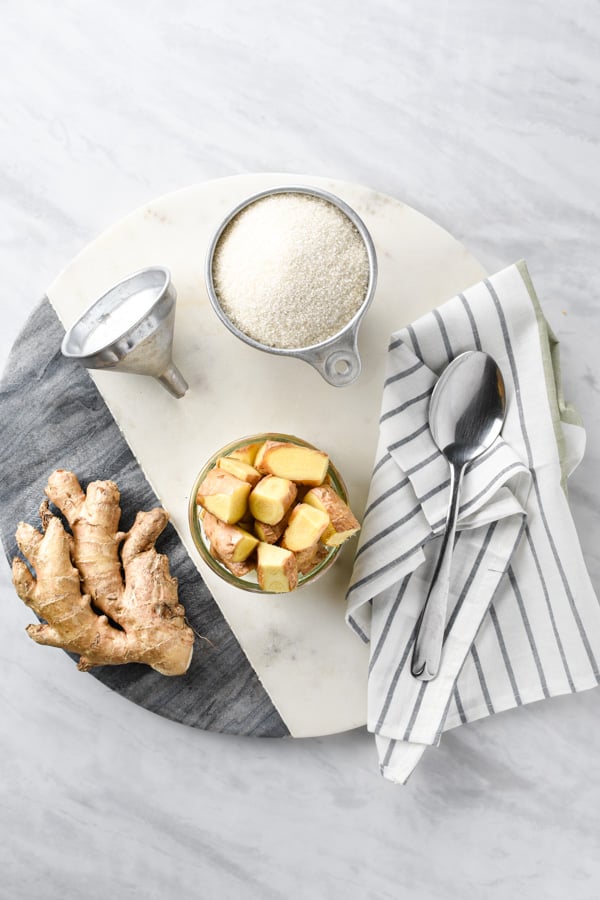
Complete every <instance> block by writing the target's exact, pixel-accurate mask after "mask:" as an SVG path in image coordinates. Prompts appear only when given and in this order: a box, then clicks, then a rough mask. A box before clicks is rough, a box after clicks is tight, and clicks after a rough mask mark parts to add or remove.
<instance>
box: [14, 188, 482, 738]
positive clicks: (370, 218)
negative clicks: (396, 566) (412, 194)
mask: <svg viewBox="0 0 600 900" xmlns="http://www.w3.org/2000/svg"><path fill="white" fill-rule="evenodd" d="M280 185H308V186H310V185H314V186H317V187H319V188H322V189H324V190H326V191H329V192H331V193H333V194H336V195H337V196H339V197H340V198H341V199H342V200H344V201H346V202H347V203H348V204H350V205H351V206H352V207H353V208H354V209H355V210H356V211H357V212H358V214H359V215H360V216H361V218H362V219H363V220H364V222H365V224H366V226H367V228H368V229H369V231H370V232H371V235H372V237H373V241H374V244H375V248H376V252H377V257H378V263H379V277H378V284H377V291H376V294H375V298H374V301H373V303H372V306H371V308H370V309H369V312H368V313H367V316H366V318H365V319H364V321H363V324H362V326H361V330H360V335H359V351H360V355H361V358H362V364H363V370H362V374H361V375H360V377H359V379H358V380H357V381H356V382H355V383H354V384H352V385H350V386H348V387H345V388H334V387H332V386H330V385H328V384H327V383H326V382H325V381H324V380H323V379H322V378H321V377H320V376H319V374H318V373H317V372H316V371H315V370H314V369H312V368H311V367H310V366H309V365H307V364H306V363H303V362H302V361H300V360H296V359H288V358H279V357H277V356H273V355H271V354H266V353H261V352H259V351H256V350H254V349H253V348H251V347H249V346H247V345H245V344H243V343H242V342H241V341H239V340H237V339H236V338H235V337H234V336H233V335H232V334H230V333H229V332H228V331H227V330H226V329H225V328H224V327H223V325H222V324H221V323H220V321H219V320H218V319H217V317H216V316H215V314H214V312H213V311H212V308H211V306H210V303H209V301H208V297H207V294H206V291H205V287H204V281H203V266H204V259H205V255H206V250H207V248H208V245H209V243H210V239H211V236H212V234H213V232H214V230H215V229H216V227H217V226H218V225H219V222H220V221H221V220H222V218H223V217H224V216H225V215H226V214H227V213H228V212H229V210H231V209H232V208H233V207H235V206H236V205H237V204H238V203H240V202H241V201H242V200H244V199H245V198H246V197H248V196H249V195H251V194H253V193H255V192H257V191H261V190H264V189H265V188H269V187H274V186H280ZM149 265H163V266H166V267H167V268H168V269H169V270H170V271H171V275H172V279H173V284H174V286H175V288H176V291H177V296H178V300H177V314H176V323H175V339H174V361H175V363H176V364H177V365H178V367H179V368H180V370H181V371H182V373H183V375H184V377H185V378H186V380H187V381H188V383H189V390H188V392H187V394H186V395H185V397H184V398H183V399H181V400H175V399H174V398H172V397H171V396H169V395H168V394H167V392H166V391H165V390H164V389H163V388H162V387H161V386H160V385H159V384H158V383H157V382H155V381H154V380H153V379H150V378H147V377H143V376H136V375H130V374H124V373H116V372H92V373H88V372H87V371H86V370H84V369H82V368H81V367H80V366H79V365H78V364H77V363H73V362H72V361H69V360H65V359H64V358H63V357H62V355H61V354H60V341H61V338H62V335H63V334H64V329H65V327H69V326H70V325H71V324H72V322H73V321H74V320H75V319H76V318H77V317H78V316H79V314H80V313H81V312H82V310H83V309H84V308H85V307H86V306H88V305H89V304H90V302H91V301H92V300H93V299H94V298H95V297H96V296H98V295H99V294H101V293H102V292H104V291H105V290H106V289H107V288H108V287H110V286H111V284H113V283H114V282H116V281H118V280H120V279H121V278H123V277H124V276H125V275H127V274H129V273H131V272H134V271H136V270H137V269H140V268H142V267H144V266H149ZM484 275H485V273H484V271H483V269H482V267H481V266H480V265H479V263H478V262H477V261H476V260H475V259H474V258H473V257H472V256H471V255H470V254H469V253H468V252H467V250H466V249H465V248H464V247H463V246H462V245H461V244H460V243H458V242H457V241H456V240H455V239H454V238H453V237H452V236H451V235H449V234H448V233H447V232H446V231H444V230H443V229H442V228H440V227H439V226H438V225H436V224H435V223H434V222H432V221H431V220H429V219H427V218H426V217H425V216H423V215H421V214H420V213H418V212H417V211H415V210H414V209H412V208H410V207H408V206H406V205H405V204H403V203H401V202H399V201H397V200H394V199H393V198H391V197H388V196H384V195H382V194H379V193H375V192H374V191H372V190H369V189H368V188H365V187H361V186H358V185H352V184H347V183H344V182H339V181H334V180H330V179H324V178H315V177H309V176H299V175H281V174H261V175H241V176H236V177H231V178H224V179H219V180H216V181H211V182H207V183H204V184H199V185H196V186H193V187H190V188H186V189H184V190H181V191H178V192H176V193H173V194H169V195H167V196H164V197H161V198H159V199H158V200H155V201H153V202H152V203H149V204H148V205H146V206H144V207H143V208H141V209H139V210H136V211H135V212H133V213H132V214H131V215H129V216H128V217H126V218H125V219H124V220H122V221H121V222H118V223H117V224H116V225H114V226H113V227H111V228H110V229H109V230H108V231H106V232H105V233H104V234H102V235H101V236H100V237H99V238H98V239H97V240H95V241H94V242H93V243H92V244H90V245H89V246H88V247H87V248H86V249H85V250H83V252H82V253H80V254H79V255H78V256H77V257H76V258H75V259H74V260H73V261H72V262H71V263H70V265H69V266H67V268H66V269H65V270H64V271H63V272H62V273H61V274H60V275H59V277H58V278H57V279H56V281H55V282H54V283H53V284H52V285H51V287H50V288H49V290H48V295H47V298H45V299H44V300H43V301H42V303H41V304H40V306H39V307H38V308H37V309H36V311H35V313H34V314H33V316H32V317H31V319H30V321H29V322H28V324H27V326H26V328H25V330H24V332H23V333H22V334H21V336H20V337H19V339H18V340H17V342H16V345H15V347H14V348H13V353H12V355H11V358H10V360H9V364H8V366H7V370H6V375H5V377H4V381H3V383H2V395H1V399H2V403H1V406H0V419H1V422H2V426H3V434H4V441H3V444H4V449H3V450H2V451H1V453H0V465H1V466H2V468H3V470H4V471H3V475H2V479H1V480H2V487H1V488H0V490H1V492H2V501H3V502H2V521H1V525H2V532H3V540H4V544H5V548H6V551H7V554H8V555H9V556H12V555H14V553H15V552H16V549H15V546H14V537H13V535H14V529H15V526H16V523H17V522H18V521H19V519H25V520H27V521H30V522H32V523H35V522H36V516H37V507H38V505H39V502H40V500H41V499H42V496H43V488H44V485H45V482H46V479H47V477H48V475H49V473H50V472H51V471H52V470H53V469H54V468H57V467H59V466H60V467H64V468H70V469H72V470H73V471H75V472H76V474H77V475H78V477H79V478H80V480H81V481H82V483H84V484H85V483H87V482H88V481H91V480H94V479H99V478H102V479H104V478H111V479H113V480H115V481H116V482H117V484H118V485H119V487H120V489H121V494H122V505H123V523H122V524H123V527H127V526H128V524H130V522H131V521H132V520H133V517H134V514H135V511H136V510H137V509H141V508H149V507H151V506H153V505H156V504H157V503H161V504H162V505H164V507H165V508H166V509H167V510H168V511H169V513H170V516H171V522H172V525H171V526H169V529H168V532H167V533H166V535H165V537H164V538H163V539H162V543H160V544H159V550H161V551H163V552H166V553H168V555H169V559H170V563H171V570H172V572H173V573H174V574H175V575H176V576H177V578H178V579H179V584H180V597H181V600H182V602H183V603H184V605H185V607H186V610H187V615H188V618H189V620H190V621H191V623H192V625H193V627H194V628H195V630H196V631H197V632H198V633H199V634H201V635H202V636H203V637H204V638H206V640H202V639H201V638H198V640H197V642H196V648H195V652H194V658H193V661H192V665H191V667H190V670H189V672H188V673H187V674H186V675H185V676H182V677H180V678H170V679H169V678H165V677H164V676H161V675H159V674H157V673H156V672H154V671H153V670H151V669H149V668H147V667H144V666H138V665H129V666H119V667H102V668H99V669H96V670H93V672H92V674H93V675H94V676H95V677H97V678H99V679H101V680H102V681H103V682H104V683H106V684H108V685H109V686H110V687H111V688H113V689H114V690H117V691H119V692H120V693H122V694H123V695H125V696H126V697H128V698H130V699H131V700H133V701H134V702H136V703H138V704H141V705H142V706H145V707H146V708H148V709H150V710H152V711H154V712H157V713H159V714H161V715H165V716H168V717H170V718H172V719H175V720H178V721H181V722H183V723H185V724H189V725H193V726H195V727H199V728H206V729H213V730H218V731H228V732H234V733H237V734H253V735H261V736H267V735H269V736H284V735H292V736H295V737H304V736H312V735H323V734H330V733H333V732H339V731H345V730H348V729H350V728H354V727H357V726H360V725H363V724H364V723H365V721H366V676H367V662H368V648H367V647H366V646H365V645H364V644H362V642H361V641H360V640H359V639H358V638H357V637H356V635H355V634H354V633H353V632H351V631H350V630H349V629H348V628H347V626H346V625H345V623H344V611H345V591H346V587H347V584H348V581H349V578H350V573H351V569H352V558H353V553H354V550H355V543H354V541H355V539H354V541H351V542H349V543H348V544H347V545H345V546H344V547H343V549H342V552H341V554H340V558H339V560H338V562H337V563H336V565H335V566H334V567H333V568H332V570H331V571H330V572H328V573H327V574H326V575H325V576H323V577H322V578H321V579H319V580H318V581H316V582H315V583H314V584H313V585H309V586H306V587H303V588H302V590H300V591H298V592H295V593H292V594H282V595H257V594H251V593H245V592H240V591H239V590H236V589H235V588H233V587H230V586H228V585H226V584H225V583H224V582H223V581H221V580H220V579H219V578H218V577H217V576H215V575H214V574H213V573H212V572H210V571H209V570H208V569H207V568H206V567H205V566H204V564H203V562H202V561H201V559H200V557H199V555H198V553H197V551H196V550H195V548H194V546H193V543H192V541H191V537H190V534H189V530H188V525H187V506H188V500H189V493H190V488H191V486H192V484H193V482H194V479H195V476H196V475H197V473H198V471H199V469H200V468H201V467H202V465H203V463H204V461H205V460H206V459H207V458H208V457H209V456H210V455H211V454H212V453H213V452H214V451H216V450H218V449H219V448H220V447H221V446H223V445H225V444H227V443H229V442H230V441H231V440H233V439H235V438H237V437H243V436H244V435H247V434H254V433H257V432H261V431H277V432H284V433H290V434H295V435H298V436H299V437H302V438H304V439H306V440H307V441H309V442H310V443H312V444H314V445H316V446H318V447H320V448H322V449H323V450H325V451H326V452H327V453H329V455H330V457H331V459H332V460H333V462H334V463H335V464H336V466H337V467H338V469H339V470H340V471H341V473H342V475H343V477H344V479H345V481H346V483H347V487H348V492H349V497H350V503H351V506H352V508H353V510H354V511H355V512H356V514H357V515H358V516H359V518H360V515H361V512H362V510H363V508H364V505H365V502H366V497H367V492H368V485H369V479H370V473H371V467H372V462H373V457H374V453H375V448H376V442H377V429H378V417H379V404H380V395H381V390H382V385H383V379H384V367H385V355H386V348H387V344H388V340H389V336H390V334H391V333H392V332H394V331H395V330H397V329H398V328H400V327H402V326H404V325H406V324H407V323H408V322H410V321H413V320H414V319H416V318H418V317H419V316H420V315H422V314H424V313H425V312H427V311H429V310H430V309H432V308H433V307H435V306H437V305H438V304H439V303H441V302H443V301H444V300H446V299H447V298H448V297H450V296H452V295H454V294H455V293H457V292H459V291H462V290H464V289H465V288H466V287H468V286H469V285H471V284H473V283H475V282H477V281H479V280H480V279H481V278H482V277H483V276H484ZM16 459H17V460H18V462H17V463H16V464H15V460H16ZM15 466H16V468H15ZM8 472H10V478H9V477H7V476H8ZM15 602H18V600H16V599H15ZM22 639H23V640H27V639H28V638H27V637H26V636H23V638H22ZM50 652H52V651H50V650H48V649H47V648H40V653H50ZM73 677H85V676H83V675H79V674H78V673H76V672H74V676H73Z"/></svg>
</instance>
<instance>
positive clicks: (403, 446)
mask: <svg viewBox="0 0 600 900" xmlns="http://www.w3.org/2000/svg"><path fill="white" fill-rule="evenodd" d="M471 349H478V350H485V351H486V352H488V353H490V354H491V355H492V356H493V357H494V358H495V360H496V361H497V363H498V365H499V366H500V369H501V371H502V374H503V376H504V379H505V383H506V391H507V400H508V407H507V417H506V422H505V426H504V429H503V433H502V437H501V438H499V439H498V440H497V441H496V443H495V444H494V445H493V446H492V447H491V448H490V450H488V451H487V453H485V454H484V455H483V456H482V457H480V459H478V460H477V461H476V462H475V463H473V465H472V466H471V467H470V468H469V469H468V470H467V473H466V475H465V479H464V482H463V491H462V494H461V507H460V512H459V524H458V529H459V531H458V534H457V538H456V543H455V550H454V556H453V560H452V574H451V588H450V597H449V605H448V621H447V625H446V630H445V636H444V650H443V654H442V662H441V667H440V671H439V674H438V676H437V678H436V679H434V680H433V681H430V682H421V681H418V680H416V679H414V678H413V677H412V675H411V671H410V663H411V655H412V649H413V644H414V640H415V634H416V626H417V622H418V618H419V615H420V612H421V609H422V606H423V602H424V599H425V597H426V595H427V591H428V588H429V583H430V580H431V576H432V573H433V568H434V566H435V563H436V559H437V555H438V551H439V544H440V541H439V540H437V539H436V537H437V535H439V534H440V533H441V532H442V531H443V528H444V524H445V514H446V509H447V504H448V499H449V472H448V464H447V462H446V461H445V459H444V458H443V457H442V455H441V453H440V452H439V450H438V449H437V447H436V446H435V444H434V442H433V438H432V437H431V433H430V431H429V427H428V421H427V414H428V403H429V396H430V394H431V391H432V389H433V386H434V384H435V382H436V380H437V378H438V376H439V374H440V373H441V372H442V370H443V369H444V368H445V366H446V365H448V363H449V362H450V361H451V360H452V359H453V358H454V357H455V356H457V355H458V354H460V353H462V352H464V351H465V350H471ZM380 421H381V424H380V433H379V442H378V449H377V455H376V460H375V465H374V469H373V474H372V480H371V486H370V491H369V498H368V503H367V508H366V510H365V514H364V520H363V526H362V531H361V536H360V541H359V545H358V549H357V553H356V559H355V563H354V569H353V573H352V579H351V583H350V587H349V590H348V598H347V599H348V605H347V622H348V624H349V625H350V626H351V627H352V628H353V629H354V630H355V631H356V632H357V633H358V635H359V636H360V637H362V639H363V640H365V641H370V665H369V678H368V723H367V727H368V728H369V730H370V731H372V732H373V733H374V734H375V736H376V744H377V750H378V754H379V760H380V768H381V772H382V774H383V775H384V776H385V777H387V778H389V779H390V780H392V781H396V782H400V783H404V782H405V781H406V779H407V778H408V776H409V775H410V773H411V772H412V771H413V769H414V767H415V766H416V765H417V763H418V761H419V759H420V758H421V756H422V754H423V752H424V750H425V748H426V747H427V746H432V745H436V744H438V743H439V741H440V737H441V734H442V732H443V731H445V730H447V729H449V728H452V727H454V726H456V725H460V724H464V723H466V722H471V721H473V720H475V719H478V718H481V717H483V716H487V715H493V714H494V713H496V712H500V711H501V710H505V709H510V708H511V707H514V706H520V705H522V704H525V703H530V702H532V701H534V700H540V699H543V698H544V697H552V696H555V695H558V694H564V693H567V692H570V691H580V690H585V689H586V688H590V687H592V686H595V685H596V684H597V683H598V671H599V670H598V661H599V660H600V606H599V604H598V600H597V598H596V596H595V594H594V591H593V588H592V585H591V583H590V580H589V576H588V574H587V571H586V567H585V563H584V560H583V558H582V554H581V549H580V546H579V541H578V539H577V534H576V531H575V527H574V523H573V519H572V517H571V513H570V510H569V506H568V502H567V496H566V478H567V476H568V475H569V473H570V472H571V471H572V469H573V468H574V467H575V465H576V464H577V463H578V462H579V460H580V459H581V456H582V454H583V449H584V446H585V432H584V431H583V428H582V427H581V423H580V422H579V420H578V417H577V415H576V413H575V412H574V410H573V409H572V408H571V407H569V406H568V405H567V404H565V402H564V400H563V397H562V391H561V387H560V375H559V369H558V356H557V344H556V340H555V338H554V337H553V335H552V333H551V331H550V329H549V328H548V326H547V323H546V321H545V319H544V317H543V314H542V311H541V309H540V306H539V303H538V301H537V298H536V296H535V292H534V289H533V286H532V284H531V280H530V277H529V274H528V272H527V268H526V266H525V264H524V263H522V262H521V263H518V264H516V265H513V266H510V267H508V268H507V269H504V270H503V271H502V272H500V273H498V274H497V275H495V276H493V277H492V278H490V279H486V280H485V281H483V282H481V283H480V284H477V285H475V286H474V287H472V288H470V289H469V290H467V291H465V292H464V294H459V295H458V296H456V297H454V298H453V299H451V300H449V301H448V302H447V303H445V304H444V305H443V306H441V307H440V308H438V309H436V310H434V311H433V312H432V313H429V314H427V315H426V316H424V317H423V318H422V319H419V320H418V321H417V322H415V323H413V325H411V326H409V327H408V328H405V329H402V330H401V331H399V332H397V333H396V334H394V335H392V338H391V341H390V345H389V353H388V366H387V373H386V381H385V386H384V390H383V399H382V408H381V420H380Z"/></svg>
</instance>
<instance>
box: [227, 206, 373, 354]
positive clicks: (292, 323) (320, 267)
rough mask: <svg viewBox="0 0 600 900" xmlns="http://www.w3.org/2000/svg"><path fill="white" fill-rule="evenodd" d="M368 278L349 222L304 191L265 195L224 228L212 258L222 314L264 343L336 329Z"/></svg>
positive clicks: (288, 343)
mask: <svg viewBox="0 0 600 900" xmlns="http://www.w3.org/2000/svg"><path fill="white" fill-rule="evenodd" d="M368 282H369V259H368V255H367V250H366V247H365V244H364V241H363V239H362V238H361V236H360V234H359V232H358V231H357V229H356V227H355V226H354V224H353V223H352V222H351V221H350V219H349V218H348V217H347V216H346V215H345V214H344V213H343V212H342V211H341V210H340V209H338V207H336V206H334V205H333V204H332V203H329V202H328V201H326V200H323V199H321V198H320V197H315V196H312V195H310V194H301V193H292V192H290V193H281V194H272V195H270V196H268V197H264V198H262V199H260V200H257V201H256V202H254V203H252V204H250V205H249V206H248V207H246V208H245V209H244V210H242V212H241V213H239V214H238V215H237V216H236V217H235V218H234V219H233V221H232V222H231V223H230V225H229V226H228V227H227V228H226V230H225V232H224V233H223V236H222V237H221V239H220V241H219V243H218V245H217V249H216V251H215V255H214V258H213V283H214V287H215V291H216V294H217V297H218V299H219V302H220V304H221V308H222V309H223V312H224V313H225V314H226V315H227V316H228V317H229V319H230V320H231V321H232V322H233V324H234V325H236V326H237V327H238V328H239V329H240V331H243V332H244V333H245V334H247V335H248V336H249V337H252V338H254V340H256V341H259V342H260V343H262V344H266V345H267V346H269V347H278V348H281V349H292V348H294V347H309V346H311V345H312V344H318V343H320V342H321V341H324V340H326V339H327V338H329V337H331V336H332V335H334V334H336V333H337V332H338V331H340V330H341V329H342V328H343V327H344V326H345V325H346V324H347V323H348V321H349V320H350V319H351V318H352V316H353V315H354V313H355V312H356V311H357V310H358V308H359V306H360V305H361V304H362V302H363V300H364V298H365V295H366V292H367V287H368Z"/></svg>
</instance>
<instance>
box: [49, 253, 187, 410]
mask: <svg viewBox="0 0 600 900" xmlns="http://www.w3.org/2000/svg"><path fill="white" fill-rule="evenodd" d="M176 299H177V294H176V292H175V288H174V287H173V285H172V284H171V275H170V273H169V271H168V269H165V268H163V267H161V266H153V267H151V268H148V269H141V270H140V271H139V272H135V273H134V274H133V275H128V276H127V278H124V279H123V281H120V282H119V283H118V284H116V285H114V287H111V288H110V290H108V291H107V292H106V293H105V294H103V295H102V296H101V297H100V298H99V299H98V300H96V301H94V303H92V305H91V306H89V307H88V308H87V309H86V311H85V312H84V313H83V315H82V316H81V317H80V318H79V319H78V320H77V321H76V322H75V323H74V324H73V325H72V326H71V328H69V330H68V331H67V333H66V334H65V336H64V338H63V341H62V345H61V350H62V354H63V356H66V357H67V358H69V359H76V360H78V361H79V362H80V363H81V364H82V365H84V366H85V367H86V368H87V369H114V370H115V371H117V372H133V373H135V374H137V375H151V376H152V377H153V378H156V379H157V380H158V381H160V383H161V384H162V385H163V387H165V388H166V389H167V390H168V391H169V393H170V394H172V395H173V396H174V397H178V398H179V397H183V395H184V394H185V392H186V391H187V389H188V385H187V382H186V381H185V379H184V378H183V376H182V375H181V372H180V371H179V369H178V368H177V367H176V366H175V365H174V364H173V361H172V358H171V353H172V347H173V331H174V326H175V302H176Z"/></svg>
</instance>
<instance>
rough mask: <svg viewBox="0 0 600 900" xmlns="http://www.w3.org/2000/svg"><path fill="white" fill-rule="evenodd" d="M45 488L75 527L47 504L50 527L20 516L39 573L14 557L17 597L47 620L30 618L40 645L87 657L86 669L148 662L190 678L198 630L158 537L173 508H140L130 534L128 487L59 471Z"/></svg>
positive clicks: (20, 533)
mask: <svg viewBox="0 0 600 900" xmlns="http://www.w3.org/2000/svg"><path fill="white" fill-rule="evenodd" d="M46 494H47V496H48V498H49V499H50V500H51V501H52V503H53V504H54V505H55V506H56V507H57V508H58V509H59V510H60V511H61V512H62V514H63V515H64V517H65V518H66V520H67V522H68V524H69V527H70V529H71V532H72V533H71V534H68V533H67V532H66V531H65V529H64V527H63V524H62V522H61V520H60V519H59V518H58V517H56V516H54V515H52V514H51V513H50V511H49V508H48V504H47V502H46V503H45V504H43V505H42V507H41V509H40V517H41V520H42V531H41V532H40V531H38V530H37V529H35V528H33V527H32V526H31V525H28V524H26V523H25V522H21V523H19V525H18V528H17V532H16V539H17V545H18V547H19V549H20V551H21V552H22V554H23V556H24V557H25V558H26V559H27V560H28V562H29V564H30V566H31V567H32V569H33V570H34V571H35V577H34V575H32V573H31V572H30V570H29V568H28V566H27V565H26V564H25V563H24V562H23V560H22V559H20V558H16V559H14V560H13V583H14V585H15V588H16V590H17V593H18V595H19V597H20V598H21V599H22V600H23V602H24V603H26V604H27V606H30V607H31V608H32V609H33V611H34V612H35V613H36V615H37V616H39V618H41V619H43V620H45V624H39V625H29V626H28V627H27V633H28V634H29V636H30V637H31V638H33V640H34V641H36V642H37V643H38V644H47V645H49V646H51V647H61V648H62V649H64V650H67V651H69V652H71V653H75V654H78V655H79V665H78V668H79V669H81V670H83V671H87V670H89V669H91V668H92V667H93V666H105V665H118V664H120V663H128V662H137V663H145V664H147V665H149V666H152V668H153V669H156V671H157V672H160V673H162V674H163V675H183V674H184V673H185V672H186V671H187V669H188V667H189V664H190V661H191V658H192V652H193V645H194V632H193V631H192V629H191V628H190V627H189V625H188V624H187V622H186V619H185V609H184V607H183V606H182V605H181V604H180V603H179V601H178V598H177V580H176V579H175V578H173V577H172V576H171V574H170V572H169V563H168V560H167V557H166V556H164V555H163V554H161V553H158V552H157V551H156V549H155V546H154V544H155V542H156V540H157V538H158V536H159V535H160V534H161V532H162V531H163V530H164V528H165V527H166V525H167V522H168V514H167V513H166V512H165V510H163V509H160V508H157V509H153V510H151V511H149V512H139V513H138V514H137V516H136V519H135V522H134V524H133V526H132V527H131V529H130V530H129V531H128V532H127V533H123V532H120V531H119V530H118V527H119V521H120V517H121V508H120V494H119V489H118V488H117V486H116V484H115V483H114V482H112V481H95V482H92V483H91V484H90V485H89V486H88V488H87V492H86V493H84V492H83V490H82V488H81V485H80V484H79V481H78V480H77V478H76V476H75V475H74V474H73V473H72V472H68V471H66V470H64V469H58V470H57V471H56V472H54V473H53V474H52V475H51V476H50V478H49V480H48V485H47V487H46Z"/></svg>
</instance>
